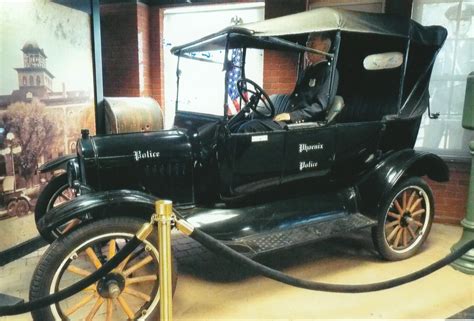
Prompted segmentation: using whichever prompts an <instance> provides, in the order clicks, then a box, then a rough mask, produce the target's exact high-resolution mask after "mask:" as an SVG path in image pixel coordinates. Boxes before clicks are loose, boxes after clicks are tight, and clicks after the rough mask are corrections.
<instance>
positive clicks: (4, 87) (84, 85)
mask: <svg viewBox="0 0 474 321" xmlns="http://www.w3.org/2000/svg"><path fill="white" fill-rule="evenodd" d="M0 17H2V19H0V57H1V59H0V70H1V73H2V75H1V77H0V95H9V94H11V93H12V91H13V90H15V89H18V75H17V72H16V71H15V69H14V68H18V67H23V53H22V52H21V49H22V47H23V46H24V44H25V43H26V42H28V41H34V42H36V43H37V44H38V46H39V47H40V48H41V49H43V51H44V53H45V54H46V56H47V61H46V63H47V69H48V70H49V71H50V72H51V73H52V74H53V75H54V77H55V78H54V80H53V87H52V89H53V91H56V92H59V91H62V90H63V83H64V84H65V86H66V90H81V91H87V92H90V93H92V84H93V73H92V55H91V52H92V49H91V41H90V33H88V32H84V26H87V25H88V24H89V21H90V17H89V15H88V14H86V13H84V12H81V11H78V10H74V9H70V8H67V7H65V6H62V5H58V4H55V3H51V2H49V1H45V0H36V1H33V0H31V1H18V0H15V1H5V0H3V1H0Z"/></svg>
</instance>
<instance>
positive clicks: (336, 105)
mask: <svg viewBox="0 0 474 321" xmlns="http://www.w3.org/2000/svg"><path fill="white" fill-rule="evenodd" d="M344 106H345V104H344V99H343V98H342V97H341V96H336V97H334V101H333V102H332V105H331V107H329V109H328V111H327V114H326V124H327V125H329V124H332V123H333V122H334V121H335V120H336V117H337V115H339V113H340V112H341V111H342V109H343V108H344Z"/></svg>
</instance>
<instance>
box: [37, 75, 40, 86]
mask: <svg viewBox="0 0 474 321" xmlns="http://www.w3.org/2000/svg"><path fill="white" fill-rule="evenodd" d="M36 86H41V77H40V76H36Z"/></svg>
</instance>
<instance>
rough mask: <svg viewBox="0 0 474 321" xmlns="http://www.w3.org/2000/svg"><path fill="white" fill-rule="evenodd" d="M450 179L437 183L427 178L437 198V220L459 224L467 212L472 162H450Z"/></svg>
mask: <svg viewBox="0 0 474 321" xmlns="http://www.w3.org/2000/svg"><path fill="white" fill-rule="evenodd" d="M448 166H449V170H450V180H449V182H447V183H437V182H434V181H432V180H430V179H427V181H428V183H429V185H430V187H431V188H432V190H433V195H434V199H435V222H439V223H449V224H458V223H459V222H460V221H461V220H462V219H463V218H464V215H465V214H466V205H467V196H468V190H469V175H470V170H471V164H470V162H448Z"/></svg>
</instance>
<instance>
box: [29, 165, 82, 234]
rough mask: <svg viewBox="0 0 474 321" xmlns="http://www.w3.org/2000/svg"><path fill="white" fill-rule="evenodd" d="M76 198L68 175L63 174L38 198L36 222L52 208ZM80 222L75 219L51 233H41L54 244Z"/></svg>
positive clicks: (49, 184)
mask: <svg viewBox="0 0 474 321" xmlns="http://www.w3.org/2000/svg"><path fill="white" fill-rule="evenodd" d="M74 198H76V193H75V191H74V190H73V189H72V188H70V187H69V184H68V181H67V174H66V173H63V174H61V175H59V176H55V177H53V179H52V180H51V181H50V182H49V183H48V185H46V187H45V188H44V189H43V191H42V192H41V194H40V195H39V197H38V201H37V202H36V207H35V222H36V224H38V221H39V220H40V219H41V218H42V217H43V216H44V215H45V214H46V213H47V212H48V211H50V210H51V209H52V208H54V207H57V206H59V205H61V204H63V203H66V202H69V201H71V200H72V199H74ZM79 223H80V220H78V219H73V220H71V221H69V222H66V223H65V224H64V225H62V226H60V227H58V228H56V229H55V230H53V231H50V232H41V236H42V237H43V238H44V239H45V240H46V241H48V242H50V243H51V242H53V241H54V240H55V239H57V238H58V236H59V235H61V234H64V233H67V232H69V231H70V230H71V229H72V228H73V227H75V226H76V225H78V224H79Z"/></svg>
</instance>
